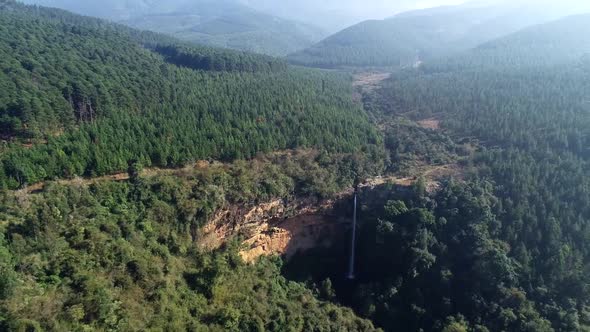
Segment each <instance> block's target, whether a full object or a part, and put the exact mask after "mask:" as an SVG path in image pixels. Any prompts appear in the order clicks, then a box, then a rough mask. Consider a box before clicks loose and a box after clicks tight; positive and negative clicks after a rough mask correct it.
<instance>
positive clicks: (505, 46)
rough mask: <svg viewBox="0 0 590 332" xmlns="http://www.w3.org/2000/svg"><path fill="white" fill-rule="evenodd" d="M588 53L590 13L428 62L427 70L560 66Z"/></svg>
mask: <svg viewBox="0 0 590 332" xmlns="http://www.w3.org/2000/svg"><path fill="white" fill-rule="evenodd" d="M589 53H590V14H584V15H575V16H569V17H565V18H562V19H559V20H557V21H552V22H549V23H545V24H540V25H535V26H532V27H528V28H526V29H523V30H521V31H518V32H515V33H513V34H510V35H508V36H505V37H502V38H499V39H496V40H492V41H489V42H487V43H484V44H482V45H480V46H478V47H476V48H474V49H472V50H469V51H466V52H464V53H462V54H458V55H455V56H451V57H448V58H444V59H439V60H437V61H433V62H432V63H426V64H424V67H425V68H424V70H425V71H445V70H453V69H457V68H463V69H464V68H466V67H470V68H472V69H473V70H479V69H480V68H482V67H484V68H485V67H491V66H495V67H511V68H514V67H516V68H521V67H538V66H542V65H560V64H564V63H567V64H569V63H572V62H575V61H576V60H579V59H580V57H582V56H583V55H584V54H589Z"/></svg>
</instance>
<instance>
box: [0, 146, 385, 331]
mask: <svg viewBox="0 0 590 332" xmlns="http://www.w3.org/2000/svg"><path fill="white" fill-rule="evenodd" d="M365 162H366V161H365ZM355 163H359V164H362V161H360V160H359V159H358V158H355V157H351V156H342V155H323V156H319V157H317V158H314V157H312V158H310V156H309V154H305V155H302V156H301V157H300V158H297V157H294V158H291V159H289V160H285V159H284V158H282V157H280V156H277V157H276V158H270V159H268V158H263V159H257V160H255V161H250V162H241V163H236V164H234V165H211V166H210V167H205V168H191V169H184V170H182V171H177V172H173V173H169V174H168V175H161V176H153V177H140V176H138V175H139V173H140V171H141V168H140V165H139V164H133V165H132V167H130V170H129V174H130V175H131V178H130V180H129V181H125V182H114V181H104V180H103V181H95V182H91V183H84V182H73V183H72V184H70V185H61V184H51V185H50V186H48V187H47V188H45V190H44V192H42V193H39V194H28V195H26V194H25V195H23V194H22V193H19V192H5V191H3V192H2V193H0V199H1V201H2V204H1V206H0V220H2V223H0V330H2V331H35V332H38V331H236V332H237V331H240V332H241V331H366V332H369V331H378V330H377V329H375V328H374V327H373V324H372V323H370V322H369V321H367V320H364V319H360V318H358V317H357V316H355V314H354V313H353V312H352V310H350V309H347V308H342V307H341V306H337V305H335V304H332V303H329V302H327V301H319V300H317V299H316V297H315V294H314V293H313V292H312V291H310V290H309V289H307V288H306V287H305V286H304V285H303V284H299V283H295V282H290V281H287V280H286V279H285V278H284V277H282V276H281V275H280V267H281V260H280V259H279V258H272V259H271V258H265V259H262V260H261V261H260V262H258V263H257V264H255V265H246V264H245V263H244V262H243V261H242V259H241V258H240V256H238V254H237V253H238V250H239V249H240V244H239V242H238V241H237V239H236V240H235V241H234V240H231V239H228V241H229V243H228V244H227V245H226V246H224V247H223V248H221V249H219V250H216V251H207V250H204V249H203V248H202V239H201V236H200V234H201V233H200V228H201V227H202V226H203V225H204V224H205V223H207V221H208V220H209V219H210V218H211V217H212V216H213V215H214V214H215V213H216V211H217V209H220V208H223V207H227V206H228V205H232V204H238V203H241V204H248V202H251V201H257V200H267V199H270V198H274V197H286V198H287V197H293V196H292V195H302V194H304V193H308V194H309V193H315V194H326V195H329V192H322V191H321V190H318V188H330V189H331V190H341V189H342V188H343V187H344V186H349V185H351V183H352V181H354V179H353V178H351V177H350V176H348V174H351V173H350V172H348V173H347V172H343V173H341V171H342V170H345V169H350V170H354V167H353V165H354V164H355ZM369 166H370V165H369Z"/></svg>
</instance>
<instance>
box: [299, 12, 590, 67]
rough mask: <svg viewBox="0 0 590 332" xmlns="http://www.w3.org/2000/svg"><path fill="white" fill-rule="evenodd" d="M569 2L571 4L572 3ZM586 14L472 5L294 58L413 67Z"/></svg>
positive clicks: (375, 24)
mask: <svg viewBox="0 0 590 332" xmlns="http://www.w3.org/2000/svg"><path fill="white" fill-rule="evenodd" d="M566 2H567V1H566ZM576 10H580V8H577V7H575V8H574V6H567V5H563V4H562V3H560V4H548V5H547V6H543V5H539V4H538V3H537V4H536V5H535V4H532V5H531V4H528V3H510V2H507V3H501V4H497V3H496V4H489V3H484V2H470V3H467V4H464V5H459V6H445V7H438V8H431V9H426V10H417V11H411V12H406V13H402V14H399V15H396V16H394V17H392V18H389V19H385V20H373V21H365V22H362V23H360V24H357V25H355V26H352V27H350V28H348V29H345V30H343V31H341V32H339V33H337V34H335V35H333V36H331V37H328V38H327V39H325V40H323V41H321V42H320V43H318V44H316V45H314V46H312V47H310V48H308V49H306V50H303V51H300V52H297V53H294V54H292V55H290V56H289V59H290V60H291V61H292V62H294V63H297V64H303V65H310V66H318V67H338V66H411V65H414V64H416V63H418V62H421V61H428V60H431V59H434V58H438V57H441V56H447V55H451V54H454V53H458V52H461V51H465V50H468V49H470V48H473V47H476V46H478V45H480V44H482V43H485V42H487V41H490V40H493V39H496V38H499V37H502V36H505V35H507V34H510V33H513V32H516V31H518V30H520V29H523V28H525V27H527V26H530V25H534V24H539V23H543V22H547V21H551V20H553V19H557V18H559V17H563V16H565V15H568V14H569V13H571V12H573V11H576Z"/></svg>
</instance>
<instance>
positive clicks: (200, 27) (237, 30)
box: [122, 2, 325, 56]
mask: <svg viewBox="0 0 590 332" xmlns="http://www.w3.org/2000/svg"><path fill="white" fill-rule="evenodd" d="M122 23H124V24H127V25H130V26H132V27H136V28H139V29H143V30H152V31H157V32H162V33H166V34H170V35H173V36H175V37H178V38H181V39H184V40H187V41H191V42H196V43H200V44H205V45H212V46H219V47H225V48H231V49H238V50H245V51H251V52H256V53H264V54H270V55H275V56H283V55H287V54H289V53H292V52H295V51H298V50H301V49H303V48H305V47H308V46H310V45H311V44H312V43H313V42H316V41H318V40H320V39H321V38H322V37H323V36H325V35H324V33H323V32H322V31H321V29H319V28H316V27H312V26H310V25H307V24H303V23H299V22H295V21H290V20H285V19H281V18H277V17H274V16H271V15H267V14H264V13H261V12H258V11H255V10H253V9H250V8H248V7H246V6H244V5H240V4H237V3H234V2H220V3H216V4H214V5H211V4H210V3H197V4H192V5H188V6H183V7H179V8H178V9H176V10H174V11H171V12H163V13H155V14H147V15H142V16H138V17H134V18H132V19H129V20H125V21H122Z"/></svg>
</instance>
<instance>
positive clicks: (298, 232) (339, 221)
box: [199, 199, 348, 262]
mask: <svg viewBox="0 0 590 332" xmlns="http://www.w3.org/2000/svg"><path fill="white" fill-rule="evenodd" d="M334 205H335V201H333V200H329V201H321V202H318V201H316V200H312V199H307V200H293V201H290V202H287V201H285V200H275V201H272V202H268V203H263V204H260V205H257V206H254V207H250V208H244V207H237V206H232V207H229V208H226V209H222V210H221V211H219V212H218V213H217V214H216V215H215V216H214V217H213V218H212V219H211V221H210V222H209V223H208V224H207V225H206V226H205V227H203V229H202V231H201V236H200V240H199V242H200V243H201V244H202V247H203V248H205V249H214V248H217V247H219V246H220V245H221V244H223V243H224V242H225V241H227V240H228V239H229V238H231V237H233V236H236V235H239V236H241V237H242V238H243V239H245V240H244V242H243V249H242V251H241V252H240V255H241V256H242V258H243V259H244V260H245V261H246V262H252V261H254V260H256V259H257V258H258V257H260V256H266V255H273V254H277V255H284V256H286V257H287V258H290V257H291V256H293V255H294V254H295V253H297V252H298V251H303V250H307V249H311V248H315V247H318V246H329V245H331V244H332V243H334V241H337V240H339V239H342V237H343V236H344V233H345V230H346V227H347V223H348V220H346V219H345V218H342V217H337V216H336V215H337V211H334Z"/></svg>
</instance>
